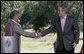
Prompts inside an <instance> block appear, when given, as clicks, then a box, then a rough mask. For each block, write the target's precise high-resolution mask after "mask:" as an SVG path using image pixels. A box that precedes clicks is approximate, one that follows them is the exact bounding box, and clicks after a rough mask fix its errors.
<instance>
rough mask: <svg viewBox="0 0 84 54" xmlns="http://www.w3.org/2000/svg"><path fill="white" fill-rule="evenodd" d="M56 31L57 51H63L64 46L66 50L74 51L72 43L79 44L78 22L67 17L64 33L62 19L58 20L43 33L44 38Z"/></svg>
mask: <svg viewBox="0 0 84 54" xmlns="http://www.w3.org/2000/svg"><path fill="white" fill-rule="evenodd" d="M55 29H56V31H57V41H56V45H55V47H56V48H57V49H62V48H63V44H64V47H65V49H66V50H72V49H73V47H72V43H73V42H75V43H78V42H79V34H80V33H79V27H78V24H77V21H76V20H75V19H74V18H72V17H70V16H68V15H67V18H66V21H65V26H64V31H63V32H62V28H61V21H60V18H56V19H55V20H54V21H53V23H52V25H51V26H50V28H48V29H46V30H44V31H42V32H41V33H42V36H45V35H46V34H48V33H50V32H52V31H53V30H55Z"/></svg>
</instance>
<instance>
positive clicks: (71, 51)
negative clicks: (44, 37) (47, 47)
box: [54, 44, 74, 53]
mask: <svg viewBox="0 0 84 54" xmlns="http://www.w3.org/2000/svg"><path fill="white" fill-rule="evenodd" d="M54 51H55V53H74V49H73V50H66V49H65V47H64V44H63V48H62V49H57V48H56V45H54Z"/></svg>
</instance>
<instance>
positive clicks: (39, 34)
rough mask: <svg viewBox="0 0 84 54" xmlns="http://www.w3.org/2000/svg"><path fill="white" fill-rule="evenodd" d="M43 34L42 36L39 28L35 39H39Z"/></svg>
mask: <svg viewBox="0 0 84 54" xmlns="http://www.w3.org/2000/svg"><path fill="white" fill-rule="evenodd" d="M41 37H42V36H41V33H40V32H39V30H37V32H36V35H35V37H34V38H35V39H39V38H41Z"/></svg>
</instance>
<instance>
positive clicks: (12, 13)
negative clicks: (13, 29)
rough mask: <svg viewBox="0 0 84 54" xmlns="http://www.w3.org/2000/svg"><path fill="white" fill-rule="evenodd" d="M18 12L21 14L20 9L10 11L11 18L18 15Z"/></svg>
mask: <svg viewBox="0 0 84 54" xmlns="http://www.w3.org/2000/svg"><path fill="white" fill-rule="evenodd" d="M17 14H19V11H18V10H13V11H12V12H11V13H10V18H11V19H13V18H14V16H16V15H17Z"/></svg>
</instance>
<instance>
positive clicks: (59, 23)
mask: <svg viewBox="0 0 84 54" xmlns="http://www.w3.org/2000/svg"><path fill="white" fill-rule="evenodd" d="M58 25H59V29H60V31H61V32H62V28H61V21H60V18H59V19H58Z"/></svg>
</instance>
